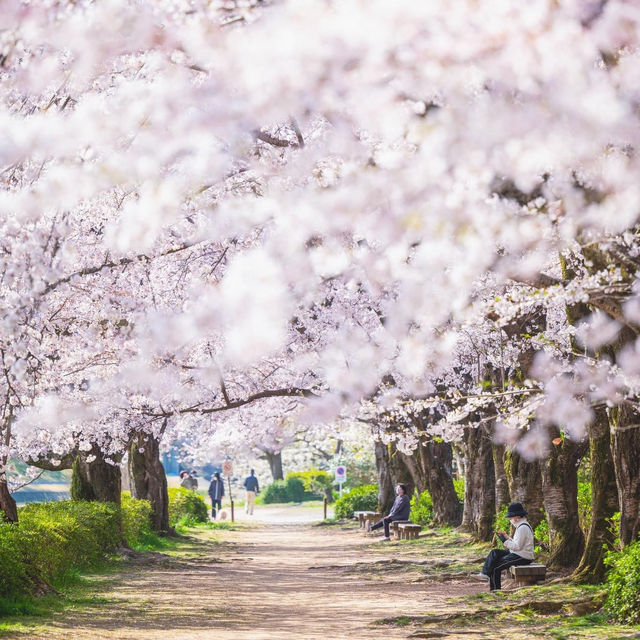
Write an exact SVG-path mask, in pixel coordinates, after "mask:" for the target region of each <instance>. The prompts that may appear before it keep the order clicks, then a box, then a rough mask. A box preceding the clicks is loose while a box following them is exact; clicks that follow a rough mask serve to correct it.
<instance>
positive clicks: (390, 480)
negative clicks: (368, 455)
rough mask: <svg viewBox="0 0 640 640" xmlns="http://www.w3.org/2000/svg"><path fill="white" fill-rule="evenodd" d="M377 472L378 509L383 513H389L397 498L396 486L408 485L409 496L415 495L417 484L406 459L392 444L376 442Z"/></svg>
mask: <svg viewBox="0 0 640 640" xmlns="http://www.w3.org/2000/svg"><path fill="white" fill-rule="evenodd" d="M375 455H376V470H377V472H378V507H379V509H381V512H382V513H389V510H390V509H391V505H393V501H394V500H395V498H396V485H397V484H398V483H399V482H401V483H403V484H406V485H407V493H408V495H413V492H414V490H415V483H414V479H413V476H412V474H411V471H410V470H409V468H408V467H407V464H406V459H405V457H404V456H403V455H402V454H401V453H400V452H399V451H398V450H397V449H396V448H395V446H394V445H393V444H392V443H389V444H385V443H384V442H380V441H379V440H376V443H375Z"/></svg>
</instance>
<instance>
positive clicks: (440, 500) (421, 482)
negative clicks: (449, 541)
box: [404, 438, 462, 527]
mask: <svg viewBox="0 0 640 640" xmlns="http://www.w3.org/2000/svg"><path fill="white" fill-rule="evenodd" d="M404 457H405V461H406V466H407V468H408V469H409V471H410V472H411V475H412V477H413V481H414V485H415V487H416V488H417V489H418V491H424V490H425V489H426V490H427V491H428V492H429V494H430V495H431V502H432V504H433V524H434V525H435V526H451V527H457V526H458V525H459V524H460V522H461V521H462V509H461V508H460V501H459V500H458V496H457V494H456V490H455V487H454V486H453V475H452V474H453V464H452V463H453V452H452V451H451V445H450V444H449V443H448V442H436V441H434V440H431V439H425V438H421V439H420V444H419V445H418V448H417V449H416V450H415V451H414V452H413V454H412V455H411V456H407V455H406V454H405V455H404Z"/></svg>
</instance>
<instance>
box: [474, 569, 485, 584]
mask: <svg viewBox="0 0 640 640" xmlns="http://www.w3.org/2000/svg"><path fill="white" fill-rule="evenodd" d="M471 577H472V578H475V579H476V580H484V581H485V582H487V581H488V580H489V576H488V575H487V574H486V573H482V571H480V573H472V574H471Z"/></svg>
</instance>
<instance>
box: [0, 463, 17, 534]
mask: <svg viewBox="0 0 640 640" xmlns="http://www.w3.org/2000/svg"><path fill="white" fill-rule="evenodd" d="M0 510H1V511H2V513H3V514H4V518H5V520H6V521H7V522H18V507H17V506H16V501H15V500H14V499H13V496H12V495H11V494H10V493H9V486H8V485H7V477H6V476H5V474H4V473H3V474H2V475H1V476H0Z"/></svg>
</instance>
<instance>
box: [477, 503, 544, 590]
mask: <svg viewBox="0 0 640 640" xmlns="http://www.w3.org/2000/svg"><path fill="white" fill-rule="evenodd" d="M526 515H527V512H526V511H525V510H524V507H523V506H522V505H521V504H520V503H519V502H514V503H513V504H510V505H509V509H508V510H507V518H509V522H510V523H511V525H512V526H513V527H515V533H514V534H513V538H510V537H509V536H507V534H506V533H504V532H502V531H497V532H496V535H497V536H498V538H500V540H502V543H503V544H504V546H505V547H506V549H492V550H491V551H490V552H489V555H488V556H487V559H486V560H485V563H484V567H483V568H482V571H481V572H480V573H478V574H476V575H475V577H476V578H479V579H480V580H488V581H489V589H490V590H491V591H496V590H498V589H501V588H502V583H501V574H502V572H503V571H504V570H505V569H508V568H509V567H515V566H520V565H527V564H531V562H532V561H533V540H534V538H533V529H532V528H531V525H530V524H529V523H528V522H527V518H526V517H525V516H526Z"/></svg>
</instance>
